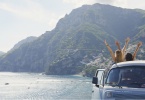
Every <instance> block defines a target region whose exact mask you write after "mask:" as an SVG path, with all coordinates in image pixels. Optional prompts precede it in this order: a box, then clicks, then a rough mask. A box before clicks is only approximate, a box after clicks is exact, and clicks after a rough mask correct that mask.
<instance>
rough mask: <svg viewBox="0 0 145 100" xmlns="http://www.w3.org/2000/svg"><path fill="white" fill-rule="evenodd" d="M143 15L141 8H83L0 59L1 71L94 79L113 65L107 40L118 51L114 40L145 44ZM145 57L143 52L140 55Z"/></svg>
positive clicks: (144, 19) (101, 6)
mask: <svg viewBox="0 0 145 100" xmlns="http://www.w3.org/2000/svg"><path fill="white" fill-rule="evenodd" d="M144 16H145V11H144V10H140V9H124V8H120V7H114V6H110V5H102V4H94V5H84V6H82V7H80V8H77V9H74V10H73V11H72V12H71V13H70V14H66V15H65V17H64V18H62V19H60V20H59V21H58V23H57V25H56V27H55V28H54V29H53V30H52V31H46V32H45V33H44V34H42V35H41V36H40V37H37V38H36V39H35V40H34V41H32V42H29V43H25V44H23V45H21V46H20V47H19V48H17V49H15V50H13V51H11V52H8V53H7V54H5V55H3V56H2V57H0V71H18V72H23V71H26V72H45V73H46V74H51V75H52V74H55V75H56V74H57V75H64V74H78V73H80V72H82V73H83V74H86V75H88V76H91V75H92V73H94V71H95V70H96V69H97V68H100V67H103V68H104V67H106V66H109V64H110V63H111V62H110V60H111V59H110V54H109V52H108V51H107V49H106V47H105V45H104V40H106V41H107V42H108V43H109V44H110V45H111V47H112V48H113V50H115V48H116V47H115V44H114V41H115V40H118V41H120V42H121V46H122V45H123V44H124V40H125V38H126V37H130V38H131V40H132V41H131V45H134V44H136V42H137V41H142V42H143V43H145V41H144V36H145V33H144V30H145V28H144V26H145V17H144ZM142 48H144V46H142ZM143 54H144V51H143V49H142V52H139V55H143ZM137 57H139V58H140V59H143V58H144V56H137ZM92 63H94V64H92ZM94 65H95V66H94Z"/></svg>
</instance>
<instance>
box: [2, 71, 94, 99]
mask: <svg viewBox="0 0 145 100" xmlns="http://www.w3.org/2000/svg"><path fill="white" fill-rule="evenodd" d="M91 80H92V78H89V77H82V76H80V75H44V74H41V73H13V72H0V100H91V93H92V83H91Z"/></svg>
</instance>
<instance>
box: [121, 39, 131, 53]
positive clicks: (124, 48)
mask: <svg viewBox="0 0 145 100" xmlns="http://www.w3.org/2000/svg"><path fill="white" fill-rule="evenodd" d="M129 41H130V38H127V39H126V40H125V45H124V47H123V48H122V52H123V54H124V55H125V52H126V48H127V45H128V42H129Z"/></svg>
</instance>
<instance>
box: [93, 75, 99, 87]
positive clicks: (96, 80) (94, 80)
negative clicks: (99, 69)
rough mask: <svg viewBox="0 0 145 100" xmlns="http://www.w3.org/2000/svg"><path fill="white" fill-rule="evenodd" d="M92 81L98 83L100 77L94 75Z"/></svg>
mask: <svg viewBox="0 0 145 100" xmlns="http://www.w3.org/2000/svg"><path fill="white" fill-rule="evenodd" d="M92 83H93V84H96V85H98V78H97V77H95V76H94V77H93V80H92Z"/></svg>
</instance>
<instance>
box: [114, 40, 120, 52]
mask: <svg viewBox="0 0 145 100" xmlns="http://www.w3.org/2000/svg"><path fill="white" fill-rule="evenodd" d="M115 44H116V46H117V48H118V49H119V50H120V51H121V48H120V44H119V42H118V41H116V42H115Z"/></svg>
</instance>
